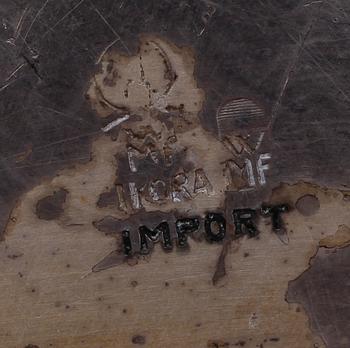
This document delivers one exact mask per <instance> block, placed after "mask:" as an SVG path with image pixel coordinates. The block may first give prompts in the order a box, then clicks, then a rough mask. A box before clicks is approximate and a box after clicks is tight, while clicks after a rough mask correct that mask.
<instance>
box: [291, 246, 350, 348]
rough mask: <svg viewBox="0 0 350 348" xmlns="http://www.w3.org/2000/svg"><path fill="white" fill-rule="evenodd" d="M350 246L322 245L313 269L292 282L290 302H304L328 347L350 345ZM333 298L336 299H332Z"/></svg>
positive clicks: (337, 347) (345, 346)
mask: <svg viewBox="0 0 350 348" xmlns="http://www.w3.org/2000/svg"><path fill="white" fill-rule="evenodd" d="M349 274H350V248H349V247H346V248H343V249H326V248H320V249H319V250H318V252H317V254H316V255H315V257H314V258H313V259H312V262H311V265H310V268H309V269H308V270H306V271H305V272H304V273H303V274H302V275H301V276H300V277H298V278H297V279H296V280H294V281H292V282H290V283H289V286H288V292H287V301H288V302H290V303H291V302H296V303H300V304H301V305H302V306H303V307H304V308H305V310H306V312H307V313H308V316H309V318H310V322H311V326H312V329H313V330H314V332H315V333H317V334H319V335H320V336H321V337H322V338H323V340H324V342H325V344H326V347H327V348H348V347H349V346H350V309H349V306H347V303H346V301H347V299H348V298H349V293H350V283H349V281H348V275H349ZM330 297H331V299H332V301H331V302H329V298H330Z"/></svg>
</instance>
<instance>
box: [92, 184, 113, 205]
mask: <svg viewBox="0 0 350 348" xmlns="http://www.w3.org/2000/svg"><path fill="white" fill-rule="evenodd" d="M117 203H118V198H117V189H116V187H113V188H111V189H110V190H109V191H106V192H102V193H101V194H100V196H99V198H98V201H97V203H96V205H97V207H99V208H106V207H110V206H116V205H117Z"/></svg>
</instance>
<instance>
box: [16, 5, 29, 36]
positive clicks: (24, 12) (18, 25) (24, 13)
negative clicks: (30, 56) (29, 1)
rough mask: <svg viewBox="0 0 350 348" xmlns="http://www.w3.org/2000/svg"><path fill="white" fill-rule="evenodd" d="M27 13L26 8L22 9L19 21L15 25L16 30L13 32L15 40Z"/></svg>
mask: <svg viewBox="0 0 350 348" xmlns="http://www.w3.org/2000/svg"><path fill="white" fill-rule="evenodd" d="M27 11H28V6H26V8H25V9H24V11H23V13H22V15H21V17H20V19H19V20H18V23H17V25H16V29H15V32H14V37H15V38H17V37H18V35H19V34H20V31H21V29H22V25H23V19H24V17H25V15H26V13H27Z"/></svg>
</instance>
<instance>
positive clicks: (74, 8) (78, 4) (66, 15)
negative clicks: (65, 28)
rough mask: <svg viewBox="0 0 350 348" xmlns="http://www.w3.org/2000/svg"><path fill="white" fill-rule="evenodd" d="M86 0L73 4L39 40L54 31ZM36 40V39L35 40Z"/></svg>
mask: <svg viewBox="0 0 350 348" xmlns="http://www.w3.org/2000/svg"><path fill="white" fill-rule="evenodd" d="M84 1H85V0H80V1H79V2H78V3H77V4H76V5H75V6H73V7H72V8H71V9H70V10H69V11H68V12H67V13H66V14H65V15H63V17H61V18H60V19H59V20H58V21H57V22H56V23H55V24H54V25H53V26H52V27H50V28H49V29H48V30H47V31H46V32H45V33H44V34H43V35H42V36H40V38H39V39H38V40H41V39H43V38H44V37H45V36H46V35H47V34H48V33H49V32H50V31H53V30H54V29H55V28H56V27H57V26H58V25H59V24H60V23H61V22H62V21H63V20H64V19H66V18H67V17H68V16H69V15H70V14H71V13H72V12H74V11H75V10H76V9H77V8H78V7H79V6H80V5H81V4H82V3H83V2H84ZM34 42H36V41H34Z"/></svg>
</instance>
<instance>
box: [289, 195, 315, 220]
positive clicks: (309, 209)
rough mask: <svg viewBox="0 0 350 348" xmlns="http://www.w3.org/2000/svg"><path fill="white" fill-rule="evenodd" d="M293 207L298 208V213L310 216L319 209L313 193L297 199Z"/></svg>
mask: <svg viewBox="0 0 350 348" xmlns="http://www.w3.org/2000/svg"><path fill="white" fill-rule="evenodd" d="M295 207H296V208H297V209H298V211H299V213H300V214H302V215H304V216H311V215H314V214H316V213H317V211H318V210H319V209H320V202H319V200H318V198H317V197H316V196H314V195H305V196H302V197H300V198H299V199H298V200H297V202H296V203H295Z"/></svg>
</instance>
